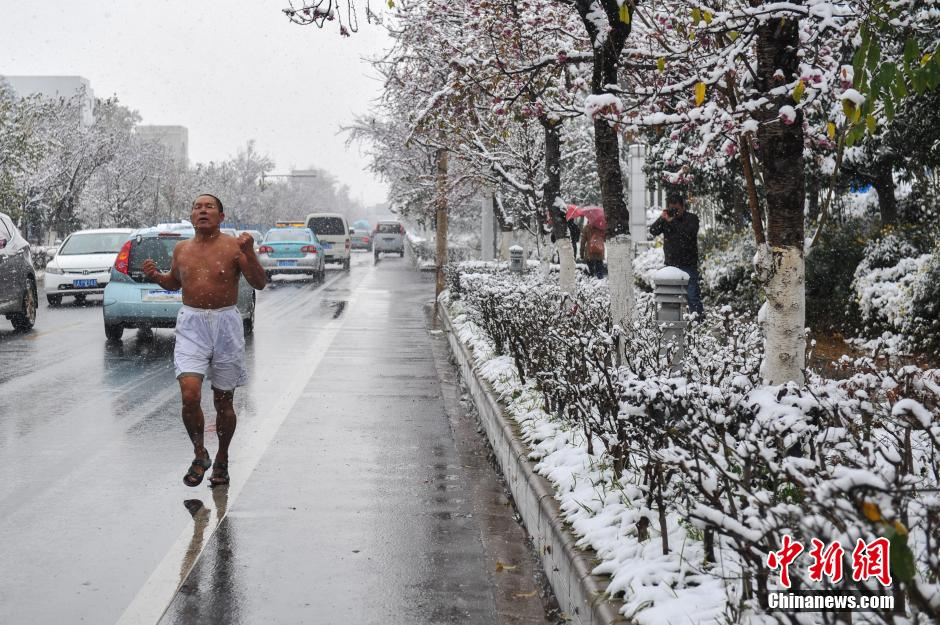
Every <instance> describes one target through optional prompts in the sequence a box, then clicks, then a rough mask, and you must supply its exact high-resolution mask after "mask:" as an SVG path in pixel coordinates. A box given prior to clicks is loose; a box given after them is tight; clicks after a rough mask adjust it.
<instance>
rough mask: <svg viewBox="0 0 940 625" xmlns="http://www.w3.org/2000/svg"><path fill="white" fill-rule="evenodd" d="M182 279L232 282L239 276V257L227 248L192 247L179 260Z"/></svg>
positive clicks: (185, 280) (186, 280) (184, 280)
mask: <svg viewBox="0 0 940 625" xmlns="http://www.w3.org/2000/svg"><path fill="white" fill-rule="evenodd" d="M177 264H178V266H179V271H180V278H181V279H182V281H183V282H184V283H185V282H188V281H199V282H231V281H234V280H236V279H237V278H238V259H237V257H236V255H235V253H234V252H233V251H231V250H226V249H208V250H204V249H199V248H191V249H188V250H186V251H185V252H183V253H181V254H180V256H179V259H178V261H177Z"/></svg>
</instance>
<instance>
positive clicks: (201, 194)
mask: <svg viewBox="0 0 940 625" xmlns="http://www.w3.org/2000/svg"><path fill="white" fill-rule="evenodd" d="M201 197H211V198H212V199H213V200H215V203H216V204H218V205H219V212H220V213H224V212H225V209H224V208H222V200H220V199H219V198H217V197H215V196H214V195H212V194H211V193H200V194H199V195H197V196H196V198H201ZM195 203H196V200H193V204H195Z"/></svg>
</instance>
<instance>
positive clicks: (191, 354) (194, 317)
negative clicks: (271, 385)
mask: <svg viewBox="0 0 940 625" xmlns="http://www.w3.org/2000/svg"><path fill="white" fill-rule="evenodd" d="M173 364H174V365H175V366H176V377H177V378H178V377H180V376H181V375H185V374H196V375H199V376H201V377H202V378H203V379H206V378H209V382H210V383H211V384H212V387H213V388H216V389H218V390H220V391H231V390H234V389H235V387H236V386H242V385H243V384H245V380H246V377H247V375H246V371H245V330H244V327H243V326H242V316H241V313H239V312H238V309H237V308H235V307H234V306H228V307H226V308H217V309H204V308H192V307H191V306H183V307H182V308H180V311H179V313H178V314H177V315H176V349H175V350H174V352H173Z"/></svg>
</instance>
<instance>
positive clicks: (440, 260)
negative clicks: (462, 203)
mask: <svg viewBox="0 0 940 625" xmlns="http://www.w3.org/2000/svg"><path fill="white" fill-rule="evenodd" d="M435 221H436V222H437V253H436V255H435V262H436V266H437V283H436V285H435V289H434V295H435V297H436V296H438V295H440V294H441V291H443V290H444V265H446V264H447V150H438V151H437V212H436V219H435Z"/></svg>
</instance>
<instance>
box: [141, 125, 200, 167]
mask: <svg viewBox="0 0 940 625" xmlns="http://www.w3.org/2000/svg"><path fill="white" fill-rule="evenodd" d="M135 131H136V132H137V136H138V137H140V138H141V139H143V140H144V141H153V142H155V143H159V144H160V145H162V146H163V147H164V148H166V150H167V152H168V153H169V155H170V156H171V157H172V158H173V160H175V161H176V162H177V164H179V165H183V166H188V165H189V129H187V128H186V126H153V125H141V126H137V128H136V129H135Z"/></svg>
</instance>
